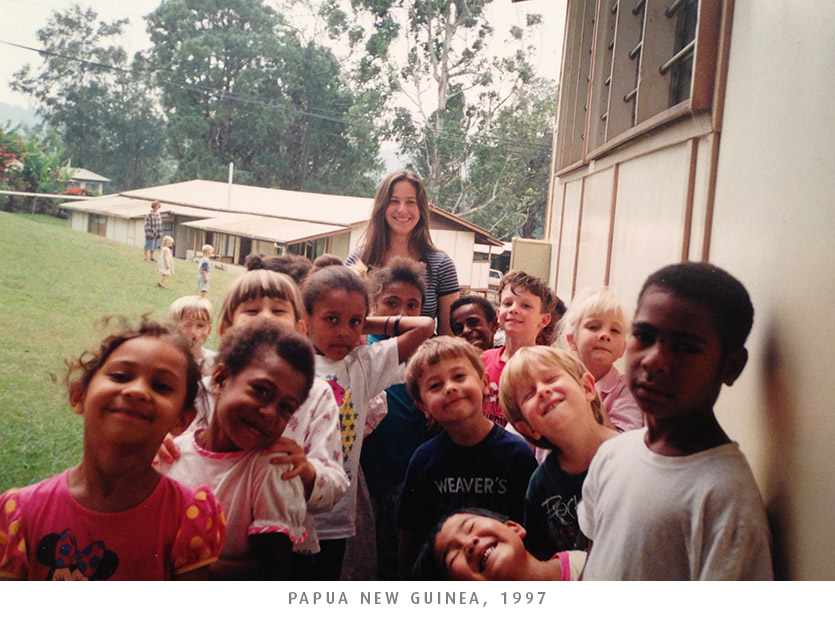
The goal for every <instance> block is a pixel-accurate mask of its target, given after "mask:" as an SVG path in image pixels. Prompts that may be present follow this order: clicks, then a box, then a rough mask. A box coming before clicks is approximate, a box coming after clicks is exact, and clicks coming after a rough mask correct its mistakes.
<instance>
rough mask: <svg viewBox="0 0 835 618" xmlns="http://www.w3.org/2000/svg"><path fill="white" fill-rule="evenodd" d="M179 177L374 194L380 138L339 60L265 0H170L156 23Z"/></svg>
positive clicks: (151, 26)
mask: <svg viewBox="0 0 835 618" xmlns="http://www.w3.org/2000/svg"><path fill="white" fill-rule="evenodd" d="M148 32H149V33H150V36H151V41H152V42H153V45H154V46H153V49H152V50H151V53H150V55H149V63H150V65H151V67H153V69H154V70H155V75H156V76H157V80H158V84H159V85H160V87H161V88H162V92H163V97H162V102H163V107H164V109H165V111H166V113H167V114H168V138H169V146H170V148H171V153H172V155H173V156H174V158H175V159H176V160H177V163H178V167H177V176H178V177H180V178H193V177H202V178H215V179H223V178H225V177H226V169H227V167H228V164H229V163H230V162H234V163H235V166H236V170H237V171H236V179H237V180H238V181H240V182H251V183H253V184H258V185H264V186H277V187H281V188H286V189H295V190H316V191H328V192H333V193H367V192H368V191H369V190H370V187H371V186H372V184H373V183H372V180H371V179H370V178H369V174H371V173H375V172H377V171H378V169H379V162H378V160H377V148H378V146H377V139H376V134H375V131H374V130H373V127H372V130H370V131H368V130H363V128H362V127H361V126H360V127H358V126H357V124H356V123H355V122H354V120H353V115H354V114H357V113H358V111H362V110H361V109H360V110H358V109H357V108H361V107H362V105H363V101H362V100H361V99H359V98H358V97H357V96H356V95H355V94H354V92H352V90H351V88H350V87H349V85H348V84H347V83H346V81H345V79H344V78H343V75H342V71H341V67H340V65H339V62H338V61H337V60H336V58H335V57H334V55H333V54H332V53H331V52H330V51H329V50H328V49H327V48H325V47H322V46H320V45H317V44H316V43H315V42H313V41H312V40H311V41H307V42H305V41H304V40H303V39H302V37H301V35H300V32H299V31H298V30H296V29H294V28H292V27H290V26H289V25H288V24H286V23H285V20H284V19H283V18H282V17H281V15H279V14H278V13H277V12H276V11H275V10H273V9H272V8H270V7H269V6H267V5H265V4H264V2H262V0H168V1H167V2H164V3H163V4H162V5H160V7H159V8H158V9H157V10H156V11H154V12H153V13H152V14H151V15H149V16H148Z"/></svg>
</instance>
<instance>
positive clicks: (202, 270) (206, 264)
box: [197, 245, 215, 298]
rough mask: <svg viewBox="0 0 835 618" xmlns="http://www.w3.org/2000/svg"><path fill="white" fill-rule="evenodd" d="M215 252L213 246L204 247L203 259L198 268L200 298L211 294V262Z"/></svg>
mask: <svg viewBox="0 0 835 618" xmlns="http://www.w3.org/2000/svg"><path fill="white" fill-rule="evenodd" d="M214 252H215V248H214V247H212V245H203V257H202V258H200V264H199V266H198V267H197V289H198V290H199V291H200V298H203V297H205V296H206V294H208V292H209V279H211V277H212V263H211V261H210V260H211V257H212V255H214Z"/></svg>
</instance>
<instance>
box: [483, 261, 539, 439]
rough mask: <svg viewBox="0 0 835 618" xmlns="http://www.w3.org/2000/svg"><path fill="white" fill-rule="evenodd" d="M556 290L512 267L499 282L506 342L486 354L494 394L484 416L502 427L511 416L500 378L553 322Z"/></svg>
mask: <svg viewBox="0 0 835 618" xmlns="http://www.w3.org/2000/svg"><path fill="white" fill-rule="evenodd" d="M554 298H555V297H554V293H553V292H551V289H550V288H549V287H548V286H547V285H546V284H545V282H544V281H543V280H542V279H540V278H539V277H534V276H533V275H529V274H527V273H525V272H523V271H521V270H511V271H510V272H509V273H507V274H506V275H505V276H504V277H502V281H501V283H499V310H498V317H499V328H501V329H502V330H503V331H504V333H505V344H504V345H503V346H501V347H500V348H494V349H492V350H487V351H486V352H484V353H482V355H481V360H482V362H483V363H484V369H485V371H486V372H487V376H488V378H489V385H490V393H489V395H488V396H487V397H485V399H484V415H485V416H486V417H487V418H489V419H490V420H492V421H495V422H496V423H498V424H499V425H501V426H502V427H504V426H505V425H507V419H506V418H505V416H504V414H503V413H502V408H501V406H500V405H499V379H500V378H501V375H502V370H503V369H504V366H505V364H506V363H507V361H508V360H510V358H511V357H512V356H513V355H514V354H516V352H517V351H519V350H521V349H522V348H524V347H526V346H531V345H536V337H537V335H538V334H539V331H541V330H542V329H543V328H545V326H547V325H548V323H549V322H550V321H551V309H552V308H553V306H554V302H555V300H554Z"/></svg>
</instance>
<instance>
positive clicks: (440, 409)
mask: <svg viewBox="0 0 835 618" xmlns="http://www.w3.org/2000/svg"><path fill="white" fill-rule="evenodd" d="M418 387H419V389H420V398H421V401H420V402H416V404H417V406H418V407H419V408H420V409H421V410H422V411H423V412H424V414H426V415H427V416H431V417H432V418H434V419H435V420H436V421H438V422H439V423H440V424H441V425H444V424H446V423H453V422H457V421H462V420H467V419H468V418H470V417H471V416H473V415H476V414H481V413H482V407H483V401H484V396H485V395H487V394H488V393H489V392H490V387H489V381H488V378H487V374H486V373H485V374H484V375H479V374H478V371H476V368H475V367H474V366H473V364H472V363H471V362H470V360H469V359H467V358H466V357H465V356H452V357H448V358H442V359H440V360H439V361H438V362H437V363H435V364H434V365H429V366H428V367H427V368H426V370H425V371H424V372H423V375H422V376H421V377H420V380H419V381H418Z"/></svg>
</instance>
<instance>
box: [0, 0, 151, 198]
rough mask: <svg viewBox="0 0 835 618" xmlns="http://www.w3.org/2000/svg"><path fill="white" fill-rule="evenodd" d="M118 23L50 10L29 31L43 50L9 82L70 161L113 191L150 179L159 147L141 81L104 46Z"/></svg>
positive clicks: (118, 51)
mask: <svg viewBox="0 0 835 618" xmlns="http://www.w3.org/2000/svg"><path fill="white" fill-rule="evenodd" d="M126 23H127V20H117V21H114V22H111V23H106V22H103V21H98V16H97V14H96V13H95V11H93V10H92V9H82V8H81V7H80V6H79V5H73V6H72V7H70V8H69V9H67V10H66V11H65V12H63V13H59V12H53V13H52V16H51V17H50V18H49V21H48V22H47V24H46V26H44V27H43V28H41V29H40V30H39V31H38V33H37V36H38V40H39V41H40V43H41V46H42V48H43V49H44V50H45V52H46V53H45V54H44V56H43V61H42V63H41V66H40V68H39V70H37V71H36V70H34V69H33V68H32V67H31V66H29V65H26V66H25V67H23V69H21V70H20V71H18V72H17V73H16V74H15V79H14V81H13V82H12V84H11V85H12V88H14V89H15V90H17V91H19V92H23V93H25V94H28V95H30V96H31V97H33V98H34V99H35V100H36V101H37V103H38V110H39V114H40V115H41V117H42V118H43V119H44V122H45V124H46V125H47V126H48V127H50V128H52V129H54V130H55V131H57V132H58V133H59V134H60V136H61V139H62V141H63V143H64V149H65V154H66V156H67V157H68V158H69V159H70V161H71V162H72V165H73V166H75V167H85V168H88V169H90V170H92V171H94V172H96V173H98V174H102V175H104V176H107V177H108V178H110V179H112V180H113V183H112V188H114V189H130V188H136V187H139V186H147V185H148V184H155V183H156V181H157V180H158V174H157V173H156V170H157V169H158V165H156V163H157V159H158V158H159V156H160V155H161V153H162V148H163V134H162V130H163V125H162V120H161V118H160V116H159V114H156V113H155V112H154V104H153V100H152V98H151V97H150V96H149V93H148V88H147V84H146V83H144V82H143V80H142V79H140V78H139V77H138V76H137V74H135V72H134V71H132V70H131V67H129V65H128V61H127V57H126V54H125V51H124V49H123V48H122V47H121V46H119V45H115V44H113V43H112V40H113V39H115V38H117V37H119V36H121V35H122V32H123V27H124V25H125V24H126Z"/></svg>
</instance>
